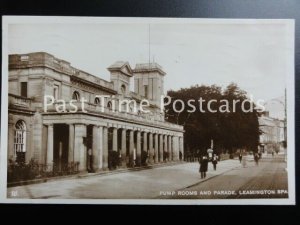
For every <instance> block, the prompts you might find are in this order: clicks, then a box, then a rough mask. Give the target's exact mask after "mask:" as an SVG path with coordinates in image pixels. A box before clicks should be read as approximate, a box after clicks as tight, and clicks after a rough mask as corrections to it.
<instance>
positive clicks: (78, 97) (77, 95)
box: [72, 91, 80, 101]
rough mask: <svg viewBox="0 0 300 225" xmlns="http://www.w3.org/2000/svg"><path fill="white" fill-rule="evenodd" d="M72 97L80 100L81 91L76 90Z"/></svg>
mask: <svg viewBox="0 0 300 225" xmlns="http://www.w3.org/2000/svg"><path fill="white" fill-rule="evenodd" d="M72 99H73V100H76V101H79V99H80V95H79V92H78V91H74V92H73V95H72Z"/></svg>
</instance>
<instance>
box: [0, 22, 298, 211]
mask: <svg viewBox="0 0 300 225" xmlns="http://www.w3.org/2000/svg"><path fill="white" fill-rule="evenodd" d="M2 37H3V43H2V49H3V52H2V101H1V104H2V105H1V110H2V111H1V155H0V156H1V158H0V160H1V162H0V171H1V177H0V179H1V182H0V184H1V187H0V188H1V189H0V191H1V192H0V193H1V196H0V202H3V203H46V204H47V203H61V204H66V203H67V204H72V203H80V204H188V205H191V204H195V205H200V204H226V205H229V204H241V205H244V204H264V205H265V204H267V205H286V204H295V166H294V155H295V140H294V115H295V114H294V20H281V19H270V20H258V19H257V20H256V19H183V18H182V19H179V18H104V17H103V18H101V17H99V18H96V17H89V18H87V17H46V16H45V17H43V16H41V17H34V16H4V17H3V30H2Z"/></svg>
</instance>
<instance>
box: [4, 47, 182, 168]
mask: <svg viewBox="0 0 300 225" xmlns="http://www.w3.org/2000/svg"><path fill="white" fill-rule="evenodd" d="M108 71H109V72H110V81H106V80H103V79H101V78H99V77H96V76H94V75H91V74H89V73H87V72H84V71H82V70H80V69H76V68H74V67H72V66H71V65H70V63H69V62H67V61H65V60H61V59H58V58H55V57H54V56H53V55H50V54H48V53H44V52H36V53H29V54H15V55H9V96H8V97H9V107H8V116H9V120H8V160H16V161H18V162H25V163H27V162H29V161H30V160H31V159H34V160H35V161H37V162H38V163H39V164H45V165H49V166H52V165H60V166H67V165H69V164H70V163H74V162H78V163H79V169H80V171H84V170H87V168H88V158H89V157H90V154H92V156H93V167H94V169H95V170H101V169H107V168H109V167H110V161H111V157H112V156H111V154H110V153H111V152H115V153H117V155H119V157H120V159H121V162H122V166H123V167H126V166H129V167H130V166H133V165H137V166H139V165H141V164H142V163H143V162H142V161H143V159H145V158H147V162H148V163H159V162H163V161H171V160H172V161H173V160H174V161H176V160H179V152H182V153H183V152H184V151H183V127H182V126H179V125H176V124H172V123H169V122H166V121H165V119H164V113H161V110H160V97H161V94H163V88H164V84H163V80H164V76H165V75H166V73H165V72H164V71H163V69H162V68H161V67H160V66H159V65H158V64H157V63H151V64H137V65H136V67H135V69H132V68H131V67H130V65H129V63H128V62H116V63H114V64H113V65H111V66H109V67H108ZM131 78H134V92H131V91H130V79H131ZM46 95H52V96H53V97H54V99H55V102H54V104H53V105H52V106H49V107H48V110H47V112H45V111H44V106H45V105H44V96H46ZM96 95H109V96H110V97H109V98H104V99H101V98H98V97H97V96H96ZM83 97H84V99H86V100H87V102H86V103H85V104H84V106H85V107H84V110H85V111H83V110H82V102H81V101H82V98H83ZM60 99H63V100H65V101H66V102H67V104H66V108H65V109H63V107H61V108H60V109H63V111H59V112H58V111H57V106H58V105H59V104H60V102H59V101H60ZM143 99H148V100H149V102H150V105H149V106H147V107H146V109H147V110H149V113H143V112H141V111H140V110H138V111H134V108H132V105H130V111H129V112H124V111H121V110H120V109H115V105H117V104H118V103H119V102H120V101H121V100H135V101H136V102H137V104H138V105H140V103H141V101H142V100H143ZM71 100H73V101H74V103H73V105H75V106H76V107H77V108H78V109H79V110H78V111H77V112H70V110H71V105H70V104H69V103H70V101H71ZM126 107H127V106H126V104H124V105H122V108H123V109H125V108H126ZM137 108H138V107H137ZM143 153H144V157H142V155H143ZM145 154H146V157H145ZM60 168H61V167H60Z"/></svg>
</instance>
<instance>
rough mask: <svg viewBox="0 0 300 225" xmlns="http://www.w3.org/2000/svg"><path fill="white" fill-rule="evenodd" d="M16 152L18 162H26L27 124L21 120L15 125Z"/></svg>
mask: <svg viewBox="0 0 300 225" xmlns="http://www.w3.org/2000/svg"><path fill="white" fill-rule="evenodd" d="M15 129H16V130H15V139H14V153H15V156H16V158H17V159H16V161H17V162H18V163H25V153H26V125H25V122H24V121H22V120H19V121H18V122H17V123H16V125H15Z"/></svg>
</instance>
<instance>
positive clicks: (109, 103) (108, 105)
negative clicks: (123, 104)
mask: <svg viewBox="0 0 300 225" xmlns="http://www.w3.org/2000/svg"><path fill="white" fill-rule="evenodd" d="M107 108H108V109H112V103H111V101H109V102H108V103H107Z"/></svg>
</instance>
